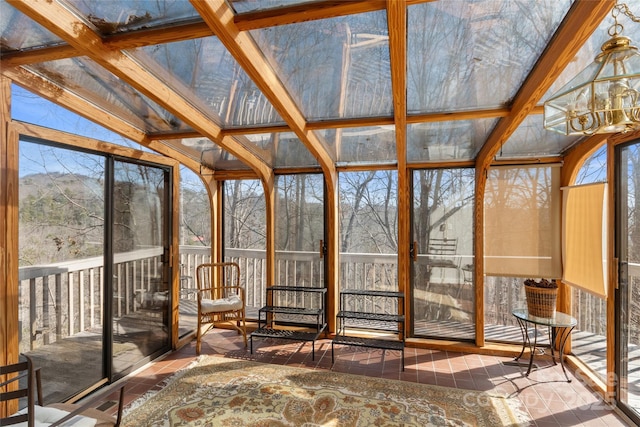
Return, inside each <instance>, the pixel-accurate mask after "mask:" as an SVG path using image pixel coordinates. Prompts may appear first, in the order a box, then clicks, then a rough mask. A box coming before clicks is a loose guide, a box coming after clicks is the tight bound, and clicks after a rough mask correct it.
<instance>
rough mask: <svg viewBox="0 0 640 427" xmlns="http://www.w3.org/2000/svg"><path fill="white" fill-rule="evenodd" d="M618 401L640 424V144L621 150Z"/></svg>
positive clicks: (618, 152) (618, 195) (618, 232)
mask: <svg viewBox="0 0 640 427" xmlns="http://www.w3.org/2000/svg"><path fill="white" fill-rule="evenodd" d="M617 150H618V151H617V155H618V156H619V157H618V159H619V160H620V161H619V162H616V164H617V165H618V166H619V169H618V171H617V173H616V174H617V176H618V183H617V186H616V190H617V191H618V193H617V197H618V199H617V200H616V204H617V210H618V212H617V217H618V221H617V223H618V225H617V226H618V229H617V230H616V234H617V236H618V241H619V243H618V248H617V251H616V252H617V254H616V255H617V257H618V259H619V260H620V261H619V265H620V270H619V283H618V285H619V289H618V291H617V292H616V297H617V298H616V300H617V304H618V307H617V313H618V316H616V318H617V320H618V324H617V325H616V326H617V330H618V334H619V340H618V348H617V351H616V355H617V357H616V360H617V361H618V363H619V365H618V367H617V374H618V389H617V392H618V400H619V403H620V405H621V406H622V409H623V410H624V411H625V412H626V413H628V414H629V415H630V416H631V417H632V419H633V420H634V421H635V422H636V423H640V389H639V388H638V384H640V206H639V201H640V143H638V142H635V143H633V144H630V145H627V146H624V147H618V148H617Z"/></svg>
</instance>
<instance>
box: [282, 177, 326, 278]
mask: <svg viewBox="0 0 640 427" xmlns="http://www.w3.org/2000/svg"><path fill="white" fill-rule="evenodd" d="M275 191H276V200H275V218H276V220H275V226H276V230H275V231H276V236H275V237H276V283H275V284H276V285H280V286H310V287H318V288H321V287H324V286H325V282H324V254H323V253H321V251H320V246H321V243H322V242H324V241H325V235H324V233H325V231H324V177H323V175H322V174H296V175H277V176H276V182H275Z"/></svg>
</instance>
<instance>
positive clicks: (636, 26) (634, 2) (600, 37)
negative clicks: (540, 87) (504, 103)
mask: <svg viewBox="0 0 640 427" xmlns="http://www.w3.org/2000/svg"><path fill="white" fill-rule="evenodd" d="M625 3H626V4H627V5H628V6H629V9H630V10H631V12H632V13H633V14H635V15H636V16H640V0H630V1H626V2H625ZM618 22H619V23H620V24H622V26H623V27H624V28H623V30H622V35H623V36H626V37H629V38H630V39H631V44H632V45H633V46H636V47H640V23H635V22H633V21H631V19H629V17H627V16H626V15H623V14H620V15H618ZM613 23H614V21H613V18H612V17H611V15H609V17H608V18H605V19H604V20H603V21H602V23H601V24H600V26H598V28H597V29H596V30H595V31H594V32H593V34H592V35H591V37H590V38H589V40H588V41H587V42H586V43H585V44H584V45H583V46H582V47H581V48H580V50H579V51H578V54H577V55H576V56H575V57H574V58H573V60H572V61H571V62H570V63H569V65H567V67H566V68H565V69H564V71H563V72H562V74H561V75H560V77H558V79H556V81H555V82H553V84H552V85H551V87H550V88H549V90H548V91H547V93H546V94H545V95H544V96H543V97H542V99H541V101H540V104H542V103H544V101H545V100H546V99H548V98H551V97H552V96H553V95H554V94H555V93H556V92H558V91H559V90H560V89H562V87H563V86H564V85H566V84H567V83H569V81H570V80H571V79H573V78H574V77H575V76H576V75H578V74H579V73H580V72H581V71H582V70H584V69H585V68H587V66H589V65H590V64H592V63H593V60H594V59H595V57H596V56H597V55H598V54H599V53H600V52H602V50H601V47H602V44H603V43H604V42H606V41H607V40H609V39H610V38H611V37H610V36H609V33H608V31H609V28H610V27H611V25H613Z"/></svg>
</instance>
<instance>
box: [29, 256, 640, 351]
mask: <svg viewBox="0 0 640 427" xmlns="http://www.w3.org/2000/svg"><path fill="white" fill-rule="evenodd" d="M161 259H162V248H150V249H145V250H138V251H135V252H129V253H123V254H118V255H117V256H116V257H115V266H114V278H113V286H114V311H113V312H114V315H115V316H116V317H121V316H125V315H127V314H130V313H132V312H135V311H136V310H139V309H140V308H141V306H142V305H143V304H144V301H143V300H142V299H143V298H144V295H148V294H153V293H154V292H159V291H160V292H162V291H165V290H164V289H162V286H166V285H163V284H162V283H161V279H160V278H161V266H162V262H161ZM225 260H226V261H234V262H237V263H238V264H240V269H241V277H240V282H241V284H242V285H243V286H244V287H245V290H246V297H247V307H248V311H249V313H250V312H251V310H252V309H255V310H257V309H258V308H259V307H261V306H263V305H264V304H265V295H266V291H265V289H266V286H267V285H268V284H267V283H266V262H265V251H263V250H247V249H226V250H225ZM209 261H210V249H209V248H206V247H201V246H181V247H180V265H181V272H180V274H181V276H182V277H183V280H181V286H182V287H191V288H195V286H196V284H195V269H196V267H197V266H198V265H199V264H201V263H204V262H209ZM340 262H341V269H340V271H341V278H340V286H341V287H342V288H343V289H378V290H396V289H397V256H396V255H395V254H341V255H340ZM425 262H426V263H428V259H427V257H426V256H420V257H419V260H418V263H419V264H420V263H425ZM629 274H630V276H631V280H635V281H640V264H630V265H629ZM103 275H104V267H103V258H102V257H95V258H88V259H83V260H78V261H69V262H65V263H57V264H51V265H45V266H36V267H23V268H20V272H19V277H20V284H21V286H20V290H19V292H20V302H21V303H20V314H19V319H20V322H21V328H20V343H21V348H20V351H29V350H33V349H34V348H37V347H39V346H41V345H46V344H48V343H51V342H55V341H56V340H59V339H61V338H64V337H66V336H71V335H74V334H76V333H79V332H83V331H87V330H91V329H93V328H96V329H97V328H100V327H101V323H102V319H103V314H104V313H103V311H102V310H103V309H104V306H103V304H102V301H103V299H104V298H103V286H102V283H103ZM438 275H439V277H440V280H443V279H442V278H443V277H446V275H450V277H449V279H444V280H458V281H459V280H461V276H460V275H459V274H457V277H454V275H456V273H455V272H453V273H452V272H448V273H443V274H438ZM276 281H277V283H275V284H277V285H284V286H291V285H298V286H322V285H323V284H324V260H323V259H321V258H319V256H318V254H317V253H316V252H287V251H277V252H276ZM451 283H454V282H451ZM636 283H637V282H636ZM450 288H452V289H454V288H455V287H453V286H451V287H450ZM515 303H516V302H512V303H510V304H515ZM581 303H582V304H586V306H585V305H583V306H582V308H583V310H582V311H583V312H585V313H589V315H588V316H587V315H584V316H582V315H581V316H579V319H578V320H579V325H578V328H579V329H580V330H586V331H593V332H594V333H595V332H598V333H599V330H598V329H597V328H598V325H599V322H600V323H601V321H600V319H599V318H600V316H593V315H592V314H593V313H597V312H598V310H600V311H602V307H601V306H602V304H603V303H602V300H600V299H597V298H593V300H592V301H581ZM512 308H515V307H506V306H505V307H493V306H492V307H487V308H485V311H487V310H489V311H491V310H492V309H493V310H500V311H501V312H502V313H511V309H512ZM485 314H487V313H485ZM498 314H499V313H494V315H496V318H497V317H499V316H498ZM635 338H637V340H638V341H640V337H635Z"/></svg>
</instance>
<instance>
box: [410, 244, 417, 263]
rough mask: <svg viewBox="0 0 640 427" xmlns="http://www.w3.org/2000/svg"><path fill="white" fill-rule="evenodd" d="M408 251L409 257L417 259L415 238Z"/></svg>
mask: <svg viewBox="0 0 640 427" xmlns="http://www.w3.org/2000/svg"><path fill="white" fill-rule="evenodd" d="M409 251H410V252H411V257H412V258H413V260H414V261H418V242H417V241H415V240H414V241H413V243H412V244H411V248H410V249H409Z"/></svg>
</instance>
